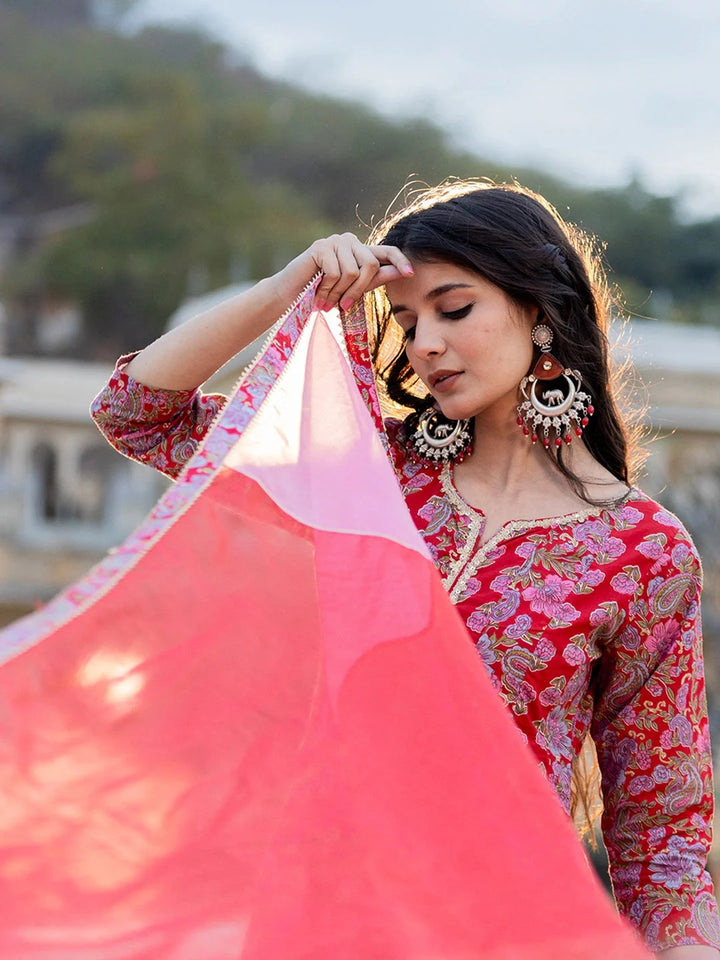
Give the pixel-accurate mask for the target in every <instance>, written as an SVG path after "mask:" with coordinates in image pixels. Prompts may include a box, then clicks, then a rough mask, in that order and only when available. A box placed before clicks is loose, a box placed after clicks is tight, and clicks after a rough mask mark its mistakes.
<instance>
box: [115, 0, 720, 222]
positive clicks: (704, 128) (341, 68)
mask: <svg viewBox="0 0 720 960" xmlns="http://www.w3.org/2000/svg"><path fill="white" fill-rule="evenodd" d="M134 21H135V22H136V23H137V22H150V21H154V22H157V21H163V22H175V23H177V22H183V23H191V24H194V25H199V26H202V27H203V28H204V29H205V30H206V31H207V32H209V33H210V34H211V35H213V36H215V37H218V38H220V39H222V40H223V41H224V42H225V43H226V44H228V45H229V46H231V47H234V48H235V49H237V50H239V51H240V52H242V53H244V54H246V55H247V56H248V57H249V59H250V60H251V61H252V62H254V63H255V64H256V65H257V66H258V67H259V68H260V69H261V70H262V71H264V72H266V73H268V74H270V75H272V76H276V77H281V78H283V79H289V80H292V81H293V82H295V83H297V84H298V85H301V86H304V87H306V88H308V89H310V90H313V91H319V92H322V93H325V94H335V95H337V96H339V97H348V98H351V99H353V100H360V101H362V102H364V103H366V104H368V105H369V106H371V107H374V108H375V109H377V110H379V111H380V112H382V113H386V114H389V115H391V116H418V115H419V116H424V117H427V118H428V119H431V120H433V121H434V122H436V123H438V124H439V125H440V126H442V127H443V128H444V129H445V130H447V131H448V133H449V134H450V136H451V138H452V142H453V143H454V144H455V145H457V146H460V147H464V148H467V149H470V150H473V151H476V152H478V153H479V154H481V155H483V156H485V157H487V158H489V159H491V160H496V161H499V162H505V163H509V164H517V165H518V166H522V165H532V166H537V167H541V168H543V169H545V170H548V171H549V172H551V173H554V174H556V175H558V176H562V177H566V178H568V179H570V180H572V181H573V182H576V183H579V184H583V185H607V184H620V183H625V182H627V181H628V180H629V179H630V177H632V176H634V175H639V176H640V177H641V179H642V180H643V182H644V183H645V184H646V186H647V187H648V188H649V189H651V190H653V191H655V192H658V193H677V192H679V193H680V194H681V196H682V197H683V203H684V206H685V209H686V210H687V211H688V213H689V214H690V215H691V216H693V217H698V216H700V217H702V216H703V215H707V216H710V215H716V214H720V3H718V0H543V2H542V3H535V2H531V0H494V2H491V0H432V2H429V0H415V2H414V3H410V2H409V0H362V2H358V0H354V2H352V3H351V2H347V0H345V2H344V0H334V2H328V0H305V2H300V0H262V2H261V3H258V2H257V0H253V2H250V0H138V3H137V6H136V11H135V14H134ZM480 172H481V171H480Z"/></svg>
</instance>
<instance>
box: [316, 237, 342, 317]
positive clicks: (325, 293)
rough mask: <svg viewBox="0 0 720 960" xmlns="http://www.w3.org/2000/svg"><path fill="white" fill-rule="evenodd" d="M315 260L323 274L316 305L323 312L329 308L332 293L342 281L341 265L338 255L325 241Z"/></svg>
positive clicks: (319, 248)
mask: <svg viewBox="0 0 720 960" xmlns="http://www.w3.org/2000/svg"><path fill="white" fill-rule="evenodd" d="M314 258H315V263H316V264H317V266H318V270H320V272H321V273H322V278H321V280H320V284H319V285H318V288H317V290H316V291H315V303H316V304H317V305H318V307H319V308H320V309H321V310H322V309H326V308H327V306H328V304H329V295H330V291H331V290H332V288H333V287H334V286H335V284H336V283H337V282H338V280H339V279H340V263H339V262H338V257H337V253H336V252H335V250H334V249H333V247H332V245H331V243H330V242H329V241H324V243H323V244H321V245H319V246H318V250H317V251H316V252H315V254H314Z"/></svg>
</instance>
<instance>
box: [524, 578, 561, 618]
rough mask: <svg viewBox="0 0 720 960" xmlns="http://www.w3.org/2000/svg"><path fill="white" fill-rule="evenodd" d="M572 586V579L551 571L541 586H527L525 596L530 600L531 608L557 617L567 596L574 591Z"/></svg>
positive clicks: (536, 611)
mask: <svg viewBox="0 0 720 960" xmlns="http://www.w3.org/2000/svg"><path fill="white" fill-rule="evenodd" d="M572 588H573V585H572V582H571V581H570V580H563V579H561V578H560V577H558V576H556V575H555V574H553V573H551V574H549V575H548V576H547V577H546V578H545V582H544V583H543V584H541V585H540V586H537V587H526V589H525V590H523V597H524V598H525V599H526V600H529V601H530V609H531V610H534V611H535V613H544V614H546V615H547V616H548V617H555V616H557V615H558V613H559V612H560V608H561V607H562V605H563V602H564V600H565V598H566V597H567V596H568V594H570V593H571V592H572Z"/></svg>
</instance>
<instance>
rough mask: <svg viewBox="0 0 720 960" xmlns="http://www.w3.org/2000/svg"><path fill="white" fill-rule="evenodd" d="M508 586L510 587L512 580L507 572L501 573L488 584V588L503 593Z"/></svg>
mask: <svg viewBox="0 0 720 960" xmlns="http://www.w3.org/2000/svg"><path fill="white" fill-rule="evenodd" d="M510 587H512V580H511V579H510V577H509V576H508V574H507V573H501V574H500V575H499V576H497V577H495V579H494V580H493V581H492V583H491V584H490V589H491V590H494V591H495V592H496V593H505V591H506V590H508V589H509V588H510Z"/></svg>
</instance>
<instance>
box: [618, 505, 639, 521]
mask: <svg viewBox="0 0 720 960" xmlns="http://www.w3.org/2000/svg"><path fill="white" fill-rule="evenodd" d="M620 516H621V517H622V518H623V520H624V521H625V522H626V523H639V522H640V521H641V520H642V517H643V515H642V513H641V512H640V511H639V510H638V509H637V508H636V507H631V506H630V505H629V504H625V506H624V507H622V508H621V510H620Z"/></svg>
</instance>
